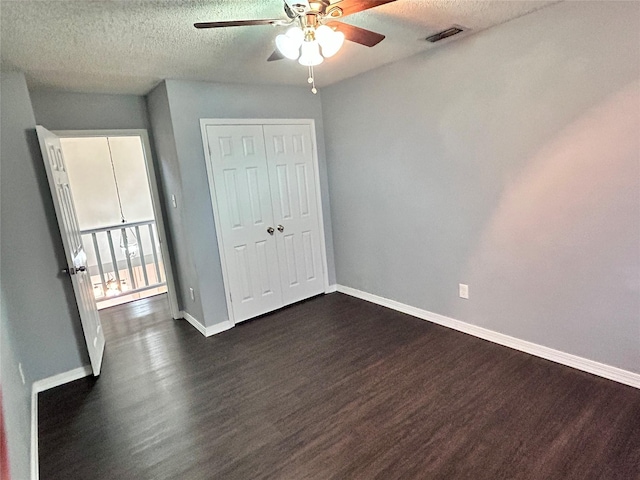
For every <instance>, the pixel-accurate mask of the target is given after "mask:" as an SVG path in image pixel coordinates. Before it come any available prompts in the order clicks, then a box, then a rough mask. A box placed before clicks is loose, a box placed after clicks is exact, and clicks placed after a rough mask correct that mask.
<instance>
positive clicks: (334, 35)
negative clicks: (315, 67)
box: [315, 25, 344, 58]
mask: <svg viewBox="0 0 640 480" xmlns="http://www.w3.org/2000/svg"><path fill="white" fill-rule="evenodd" d="M315 36H316V39H317V40H318V43H319V44H320V46H321V47H322V56H323V57H325V58H329V57H333V56H334V55H335V54H336V53H338V50H340V48H341V47H342V44H343V43H344V33H342V32H337V31H334V30H332V29H331V28H330V27H328V26H326V25H321V26H320V27H318V29H317V30H316V34H315Z"/></svg>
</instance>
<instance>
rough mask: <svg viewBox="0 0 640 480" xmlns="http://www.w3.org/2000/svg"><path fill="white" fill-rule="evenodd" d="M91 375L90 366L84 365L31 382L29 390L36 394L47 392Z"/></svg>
mask: <svg viewBox="0 0 640 480" xmlns="http://www.w3.org/2000/svg"><path fill="white" fill-rule="evenodd" d="M92 373H93V370H91V366H90V365H85V366H84V367H78V368H74V369H73V370H69V371H68V372H63V373H59V374H58V375H54V376H53V377H47V378H43V379H42V380H38V381H37V382H33V386H32V387H31V389H32V390H33V391H34V392H36V393H39V392H44V391H45V390H49V389H50V388H55V387H58V386H60V385H64V384H65V383H69V382H73V381H74V380H78V379H80V378H84V377H88V376H89V375H91V374H92Z"/></svg>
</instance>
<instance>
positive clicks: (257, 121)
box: [200, 118, 329, 325]
mask: <svg viewBox="0 0 640 480" xmlns="http://www.w3.org/2000/svg"><path fill="white" fill-rule="evenodd" d="M220 125H260V126H262V125H308V126H309V129H310V130H311V142H312V143H313V148H312V149H311V151H312V155H313V173H314V176H315V179H316V185H315V186H316V199H317V203H318V222H319V223H320V225H319V227H320V250H321V252H320V253H321V254H322V275H323V283H324V291H325V293H329V267H328V265H327V245H326V237H325V230H324V215H323V213H324V212H323V208H322V207H323V203H322V192H321V188H320V169H319V165H318V143H317V140H316V122H315V120H314V119H312V118H252V119H249V118H201V119H200V132H201V135H202V144H203V147H204V158H205V165H206V167H207V180H208V183H209V197H210V198H211V206H212V207H213V220H214V224H215V227H216V239H217V241H218V255H219V256H220V264H221V265H222V283H223V285H224V294H225V299H226V301H227V313H228V314H229V320H230V321H231V322H232V323H233V325H235V324H236V319H235V315H234V313H233V304H232V301H231V289H230V286H229V274H228V273H227V262H226V259H225V255H224V252H223V243H222V228H221V225H220V221H219V218H220V213H219V210H218V201H217V199H216V195H215V191H216V190H215V185H214V183H213V167H212V165H211V150H210V146H209V139H208V137H207V127H210V126H220Z"/></svg>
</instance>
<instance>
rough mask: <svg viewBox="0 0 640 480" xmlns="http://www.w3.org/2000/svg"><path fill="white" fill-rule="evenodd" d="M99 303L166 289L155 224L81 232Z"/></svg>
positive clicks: (135, 223) (102, 228) (119, 226)
mask: <svg viewBox="0 0 640 480" xmlns="http://www.w3.org/2000/svg"><path fill="white" fill-rule="evenodd" d="M81 234H82V239H83V241H84V245H85V249H86V252H87V269H88V270H89V274H90V275H91V281H92V283H93V291H94V295H95V297H96V301H97V302H102V301H105V300H110V299H113V298H114V297H118V296H122V295H132V294H136V293H140V292H144V291H147V290H152V289H158V288H160V287H164V286H166V284H167V283H166V278H165V276H164V263H163V259H162V253H161V252H160V249H159V248H158V246H159V245H160V242H159V239H158V232H157V229H156V222H155V220H147V221H144V222H133V223H121V224H118V225H111V226H108V227H101V228H92V229H89V230H82V231H81Z"/></svg>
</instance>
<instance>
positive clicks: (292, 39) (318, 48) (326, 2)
mask: <svg viewBox="0 0 640 480" xmlns="http://www.w3.org/2000/svg"><path fill="white" fill-rule="evenodd" d="M395 1H396V0H337V1H333V2H331V0H284V12H285V14H286V16H287V18H266V19H260V20H231V21H223V22H200V23H195V24H194V27H196V28H223V27H242V26H250V25H275V26H291V28H290V29H289V30H287V32H286V33H285V34H280V35H278V36H277V37H276V47H277V48H276V50H275V51H274V52H273V53H272V54H271V56H270V57H269V58H268V59H267V61H269V62H272V61H274V60H281V59H283V58H289V59H291V60H298V62H299V63H300V64H301V65H304V66H306V67H308V68H309V78H308V82H309V83H310V84H312V88H311V91H312V92H313V93H317V89H316V86H315V80H314V76H313V67H314V66H316V65H319V64H320V63H322V62H323V61H324V59H325V58H329V57H332V56H333V55H335V54H336V53H337V52H338V50H340V48H341V47H342V44H343V43H344V41H345V40H349V41H351V42H355V43H359V44H360V45H365V46H367V47H373V46H375V45H377V44H378V43H380V42H381V41H382V40H384V35H381V34H380V33H376V32H372V31H371V30H367V29H365V28H360V27H356V26H354V25H349V24H347V23H342V22H340V21H338V19H340V18H343V17H346V16H347V15H352V14H354V13H358V12H361V11H363V10H368V9H370V8H375V7H378V6H380V5H384V4H385V3H391V2H395Z"/></svg>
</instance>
